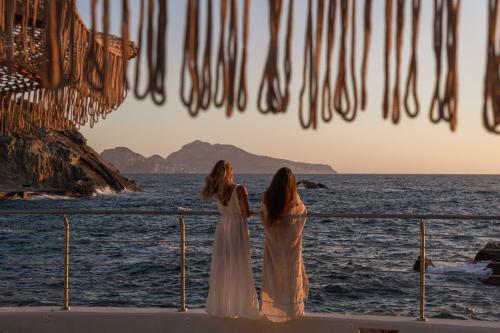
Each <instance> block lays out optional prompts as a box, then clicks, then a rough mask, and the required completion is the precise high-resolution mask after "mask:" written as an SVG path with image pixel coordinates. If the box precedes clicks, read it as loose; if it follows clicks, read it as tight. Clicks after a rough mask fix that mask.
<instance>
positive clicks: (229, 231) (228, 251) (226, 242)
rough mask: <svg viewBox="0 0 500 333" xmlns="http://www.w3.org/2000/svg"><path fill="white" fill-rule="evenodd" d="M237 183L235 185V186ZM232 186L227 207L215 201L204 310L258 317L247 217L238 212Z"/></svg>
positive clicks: (237, 204) (229, 314) (244, 316)
mask: <svg viewBox="0 0 500 333" xmlns="http://www.w3.org/2000/svg"><path fill="white" fill-rule="evenodd" d="M238 186H239V185H238ZM236 188H237V186H236V187H235V188H234V190H233V193H232V194H231V198H230V199H229V201H228V203H227V206H223V205H222V204H221V203H219V211H220V213H221V219H220V221H219V223H218V224H217V228H216V230H215V239H214V245H213V250H212V263H211V271H210V289H209V292H208V300H207V305H206V312H207V313H208V314H209V315H212V316H217V317H231V318H235V317H238V318H251V319H256V318H258V317H259V302H258V300H257V293H256V291H255V285H254V281H253V274H252V263H251V259H250V237H249V234H248V226H247V219H246V217H244V216H243V215H242V214H241V209H240V204H239V200H238V195H237V194H236Z"/></svg>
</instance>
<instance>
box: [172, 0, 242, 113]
mask: <svg viewBox="0 0 500 333" xmlns="http://www.w3.org/2000/svg"><path fill="white" fill-rule="evenodd" d="M201 4H206V11H205V14H206V20H205V21H206V23H205V29H204V31H205V41H204V43H203V44H202V43H201V42H200V41H201V38H200V31H199V30H200V29H199V26H200V23H199V22H200V21H201V14H202V10H203V8H202V6H201ZM219 8H220V15H219V16H220V24H219V45H218V49H217V57H216V62H215V75H213V74H212V40H213V36H212V26H213V17H212V16H213V9H212V0H205V1H200V0H188V1H187V9H186V29H185V33H184V50H183V58H182V65H181V81H180V82H181V87H180V89H181V90H180V97H181V101H182V103H183V104H184V105H185V106H186V108H187V109H188V111H189V114H190V115H191V116H193V117H194V116H197V115H198V113H199V111H200V110H207V109H208V108H209V107H210V106H211V102H212V101H213V105H214V106H215V107H225V109H226V115H227V116H228V117H229V116H231V115H232V113H233V110H234V108H235V107H237V109H238V110H239V111H244V110H245V108H246V105H247V100H248V91H247V82H246V81H247V74H246V67H247V45H248V36H249V16H250V0H244V3H243V11H242V18H243V33H242V37H241V39H242V40H241V44H242V46H241V48H240V47H239V42H240V41H239V39H240V37H239V33H238V26H239V23H238V22H239V16H240V15H239V11H238V1H237V0H220V6H219ZM202 45H204V51H203V55H202V57H201V59H200V57H199V54H198V52H199V50H202V47H203V46H202ZM238 64H239V67H238ZM212 78H214V79H215V82H212ZM212 90H213V91H212Z"/></svg>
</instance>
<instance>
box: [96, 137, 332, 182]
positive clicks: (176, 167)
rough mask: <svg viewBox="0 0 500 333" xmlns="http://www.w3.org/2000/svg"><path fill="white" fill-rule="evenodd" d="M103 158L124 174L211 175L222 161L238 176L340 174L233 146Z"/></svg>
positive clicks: (119, 152) (120, 152) (121, 152)
mask: <svg viewBox="0 0 500 333" xmlns="http://www.w3.org/2000/svg"><path fill="white" fill-rule="evenodd" d="M101 156H102V157H103V158H104V159H106V160H108V161H109V162H111V163H112V164H113V165H114V166H116V167H117V168H118V169H119V170H120V171H121V172H123V173H208V172H210V170H211V169H212V167H213V166H214V164H215V162H217V161H218V160H222V159H225V160H228V161H230V162H231V164H232V166H233V169H234V171H235V172H236V173H274V172H276V170H278V169H279V168H281V167H284V166H286V167H289V168H290V169H292V170H293V172H295V173H299V174H301V173H306V174H314V173H322V174H332V173H336V171H335V170H334V169H332V167H331V166H329V165H327V164H310V163H301V162H293V161H288V160H285V159H278V158H273V157H268V156H261V155H255V154H251V153H249V152H246V151H244V150H243V149H241V148H238V147H235V146H233V145H222V144H210V143H207V142H203V141H199V140H196V141H193V142H191V143H188V144H187V145H184V146H183V147H182V148H181V149H180V150H178V151H176V152H174V153H172V154H170V155H169V156H167V158H163V157H161V156H159V155H153V156H150V157H144V156H142V155H141V154H138V153H135V152H133V151H132V150H130V149H128V148H124V147H117V148H114V149H106V150H104V151H103V152H102V153H101Z"/></svg>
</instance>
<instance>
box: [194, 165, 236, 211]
mask: <svg viewBox="0 0 500 333" xmlns="http://www.w3.org/2000/svg"><path fill="white" fill-rule="evenodd" d="M232 189H233V168H232V167H231V164H229V162H228V161H226V160H220V161H218V162H217V163H215V165H214V167H213V169H212V172H210V174H209V175H208V176H207V177H206V178H205V187H204V188H203V190H202V191H201V200H203V201H205V202H206V201H209V200H210V199H212V198H214V197H216V198H217V200H219V201H220V203H221V204H223V205H224V206H226V205H227V202H228V201H229V199H230V198H231V192H232Z"/></svg>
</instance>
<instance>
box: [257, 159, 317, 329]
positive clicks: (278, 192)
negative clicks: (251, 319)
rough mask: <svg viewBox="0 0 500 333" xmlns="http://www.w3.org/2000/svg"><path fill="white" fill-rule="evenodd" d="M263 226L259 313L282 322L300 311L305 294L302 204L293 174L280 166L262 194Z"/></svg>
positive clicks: (304, 218) (303, 210)
mask: <svg viewBox="0 0 500 333" xmlns="http://www.w3.org/2000/svg"><path fill="white" fill-rule="evenodd" d="M261 207H262V208H261V219H262V224H263V225H264V232H265V236H266V237H265V245H264V268H263V270H262V313H263V314H264V315H265V316H266V317H267V318H268V319H269V320H270V321H273V322H285V321H288V320H290V319H293V318H297V317H299V316H302V315H303V314H304V300H305V299H307V296H308V293H309V282H308V279H307V274H306V270H305V268H304V261H303V260H302V233H303V231H304V225H305V223H306V215H305V214H306V213H307V210H306V207H305V206H304V204H303V203H302V200H300V196H299V193H298V192H297V185H296V182H295V176H294V175H293V173H292V171H291V170H290V169H289V168H281V169H280V170H278V172H276V174H275V175H274V177H273V179H272V181H271V185H270V186H269V188H268V189H267V191H266V192H265V193H264V194H263V196H262V203H261Z"/></svg>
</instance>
